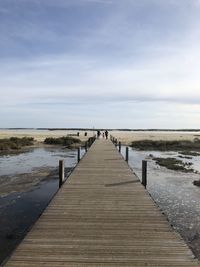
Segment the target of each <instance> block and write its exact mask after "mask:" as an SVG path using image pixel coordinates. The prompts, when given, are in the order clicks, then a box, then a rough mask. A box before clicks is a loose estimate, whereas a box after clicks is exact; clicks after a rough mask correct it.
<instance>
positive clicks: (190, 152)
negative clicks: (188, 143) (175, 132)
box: [179, 151, 200, 157]
mask: <svg viewBox="0 0 200 267" xmlns="http://www.w3.org/2000/svg"><path fill="white" fill-rule="evenodd" d="M179 154H181V155H186V156H194V157H197V156H200V152H196V151H181V152H179Z"/></svg>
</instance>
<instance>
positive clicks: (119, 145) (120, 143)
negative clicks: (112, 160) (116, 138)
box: [119, 142, 121, 152]
mask: <svg viewBox="0 0 200 267" xmlns="http://www.w3.org/2000/svg"><path fill="white" fill-rule="evenodd" d="M119 152H121V142H119Z"/></svg>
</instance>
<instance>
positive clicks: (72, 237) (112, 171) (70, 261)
mask: <svg viewBox="0 0 200 267" xmlns="http://www.w3.org/2000/svg"><path fill="white" fill-rule="evenodd" d="M5 266H6V267H27V266H29V267H39V266H46V267H49V266H53V267H61V266H68V267H96V266H99V267H100V266H101V267H103V266H104V267H105V266H110V267H111V266H112V267H119V266H120V267H122V266H123V267H131V266H135V267H144V266H151V267H158V266H162V267H163V266H165V267H173V266H176V267H178V266H179V267H186V266H187V267H192V266H199V264H198V262H197V261H196V260H195V259H194V258H193V255H192V253H191V251H190V250H189V249H188V247H187V246H186V245H185V243H184V242H183V240H182V239H181V237H180V236H179V235H178V234H177V233H175V232H174V231H173V230H172V228H171V227H170V225H169V223H168V221H167V220H166V217H165V216H164V215H163V214H162V213H161V212H160V211H159V209H158V208H157V206H156V205H155V203H154V202H153V201H152V199H151V197H150V196H149V194H148V193H147V192H146V191H145V190H144V187H143V186H142V185H141V184H140V182H139V181H138V179H137V177H136V176H135V175H134V174H133V173H132V172H131V170H130V168H129V167H128V165H127V163H126V162H125V161H124V160H123V159H122V157H121V155H120V154H119V153H118V152H117V149H116V148H115V147H114V145H113V144H112V143H111V142H110V141H109V140H97V141H96V142H95V143H94V144H93V146H92V147H91V148H90V150H89V151H88V153H87V154H86V155H85V157H84V158H83V159H82V160H81V161H80V163H79V165H78V166H77V168H76V169H75V170H74V172H73V173H72V174H71V176H70V177H69V179H68V181H67V182H66V183H65V184H64V185H63V186H62V188H61V189H60V191H59V192H58V193H57V195H56V196H55V197H54V199H53V200H52V201H51V203H50V205H49V206H48V207H47V209H46V210H45V212H44V213H43V214H42V216H41V217H40V218H39V220H38V221H37V223H36V224H35V225H34V227H33V228H32V230H31V231H30V232H29V233H28V235H27V236H26V238H25V239H24V240H23V242H22V243H21V244H20V245H19V246H18V248H17V249H16V251H15V252H14V254H13V255H12V257H11V258H10V260H9V261H8V262H7V264H6V265H5Z"/></svg>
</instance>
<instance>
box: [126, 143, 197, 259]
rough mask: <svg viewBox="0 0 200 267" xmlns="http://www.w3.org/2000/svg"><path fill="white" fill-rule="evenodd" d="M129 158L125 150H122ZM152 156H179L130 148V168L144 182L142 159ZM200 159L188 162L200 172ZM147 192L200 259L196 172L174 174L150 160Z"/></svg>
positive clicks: (195, 158) (174, 172) (193, 158)
mask: <svg viewBox="0 0 200 267" xmlns="http://www.w3.org/2000/svg"><path fill="white" fill-rule="evenodd" d="M122 154H123V155H125V148H124V147H123V149H122ZM149 154H152V155H154V156H156V157H169V155H170V157H177V156H178V153H177V152H158V151H135V150H132V149H131V148H130V151H129V165H130V167H131V168H132V169H133V170H134V172H135V173H136V175H137V176H138V177H139V179H141V175H142V172H141V168H142V160H143V159H148V158H149V157H148V156H149ZM199 159H200V157H192V159H190V160H189V159H184V160H185V161H187V162H192V163H193V164H194V165H193V166H192V167H193V168H194V170H197V171H198V172H200V160H199ZM147 179H148V185H147V190H148V192H149V193H150V194H151V196H152V197H153V199H154V201H155V202H156V203H157V204H158V205H159V207H160V208H161V209H162V211H163V212H164V213H165V214H166V215H167V217H168V219H169V221H170V223H171V224H172V225H173V227H174V228H175V229H176V230H177V231H178V232H179V233H180V234H181V236H182V237H183V238H184V239H185V241H186V242H187V243H188V244H189V246H190V247H191V248H192V250H193V252H194V254H195V256H197V257H198V258H199V259H200V204H199V203H200V188H199V187H196V186H194V185H193V183H192V182H193V181H194V180H199V179H200V175H199V174H196V173H183V172H177V171H172V170H169V169H166V168H164V167H160V166H158V165H156V163H155V161H153V160H151V159H148V177H147Z"/></svg>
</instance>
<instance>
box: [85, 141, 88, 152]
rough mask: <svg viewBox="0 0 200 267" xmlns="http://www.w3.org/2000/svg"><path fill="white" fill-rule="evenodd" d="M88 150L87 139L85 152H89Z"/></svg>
mask: <svg viewBox="0 0 200 267" xmlns="http://www.w3.org/2000/svg"><path fill="white" fill-rule="evenodd" d="M87 150H88V143H87V141H86V142H85V152H87Z"/></svg>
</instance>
